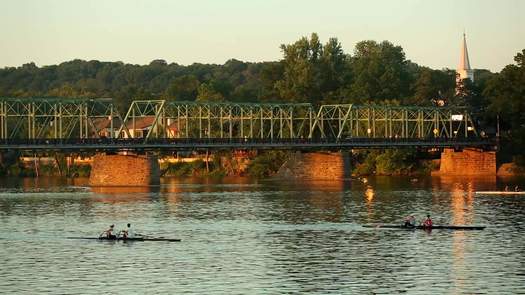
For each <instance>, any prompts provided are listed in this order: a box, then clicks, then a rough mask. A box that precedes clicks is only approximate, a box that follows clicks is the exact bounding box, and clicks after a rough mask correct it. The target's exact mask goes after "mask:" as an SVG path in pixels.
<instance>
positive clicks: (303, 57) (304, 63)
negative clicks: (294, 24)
mask: <svg viewBox="0 0 525 295" xmlns="http://www.w3.org/2000/svg"><path fill="white" fill-rule="evenodd" d="M281 50H282V51H283V55H284V58H283V60H282V64H283V66H284V72H283V78H282V79H281V80H279V81H278V82H277V83H276V84H275V87H276V88H277V89H278V91H279V94H280V96H281V97H282V98H283V99H285V100H288V101H310V102H321V101H322V99H323V97H325V96H326V95H327V94H328V93H330V92H332V91H335V90H337V89H339V87H340V86H341V82H342V80H341V77H343V76H344V73H343V71H344V69H345V67H344V65H345V59H346V56H345V55H344V52H343V50H342V48H341V45H340V43H339V41H338V40H337V39H336V38H330V39H329V41H328V42H327V43H326V44H325V45H324V46H323V45H322V44H321V42H320V41H319V37H318V36H317V34H316V33H312V35H311V36H310V39H308V38H307V37H303V38H301V39H300V40H298V41H296V42H295V43H293V44H290V45H284V44H283V45H281Z"/></svg>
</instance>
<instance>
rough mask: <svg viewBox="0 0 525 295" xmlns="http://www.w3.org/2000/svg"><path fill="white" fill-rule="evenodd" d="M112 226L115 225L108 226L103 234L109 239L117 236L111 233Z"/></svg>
mask: <svg viewBox="0 0 525 295" xmlns="http://www.w3.org/2000/svg"><path fill="white" fill-rule="evenodd" d="M114 228H115V225H114V224H112V225H110V226H109V228H108V229H107V230H106V231H104V233H103V234H106V238H108V239H110V240H114V239H116V238H117V236H116V235H115V234H114V233H113V230H114Z"/></svg>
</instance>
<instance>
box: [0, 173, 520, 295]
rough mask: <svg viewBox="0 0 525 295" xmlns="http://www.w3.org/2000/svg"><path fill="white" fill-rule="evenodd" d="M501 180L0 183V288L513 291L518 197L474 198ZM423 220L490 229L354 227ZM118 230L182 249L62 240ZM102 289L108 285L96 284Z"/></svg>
mask: <svg viewBox="0 0 525 295" xmlns="http://www.w3.org/2000/svg"><path fill="white" fill-rule="evenodd" d="M499 181H500V180H497V182H496V184H494V182H491V181H488V182H487V181H478V180H469V179H467V180H458V179H457V178H456V179H454V180H451V179H450V178H449V179H446V178H419V179H418V181H417V182H416V181H411V180H410V179H408V178H370V179H369V180H368V182H367V183H366V184H363V183H362V182H357V181H345V182H333V183H331V182H326V181H324V182H290V181H286V182H285V181H279V180H268V181H266V180H264V181H254V180H250V179H245V178H243V179H225V180H224V181H221V180H216V179H176V178H165V179H163V180H162V183H161V186H160V187H157V188H153V189H149V188H148V189H147V190H139V191H136V190H135V191H130V190H129V189H128V188H126V189H124V188H117V189H115V188H104V189H102V190H97V189H92V190H88V191H83V192H82V193H80V191H79V188H78V187H77V186H76V184H72V183H69V182H68V181H67V180H66V181H65V182H63V183H64V184H60V182H59V181H56V182H51V183H52V184H51V186H49V187H47V188H46V187H45V184H44V183H43V182H41V181H40V180H39V181H38V182H37V183H36V184H35V182H34V180H31V181H28V182H25V180H24V181H19V182H18V184H16V185H18V186H28V187H27V188H26V189H27V190H30V191H31V192H29V193H28V192H27V191H24V189H22V190H18V189H16V187H15V184H13V183H12V185H13V186H11V187H6V186H4V187H3V188H2V193H0V222H2V226H1V227H0V237H2V239H0V259H1V260H2V266H0V290H2V292H5V293H6V294H11V293H20V292H22V293H23V292H24V291H26V292H27V293H31V292H33V293H39V292H41V293H44V292H48V293H64V292H65V293H82V294H100V293H106V292H110V293H130V292H131V293H184V294H191V293H202V292H203V290H206V293H221V294H232V293H234V294H245V293H317V294H328V293H352V294H362V293H365V294H367V293H385V294H393V293H405V292H406V293H416V294H436V293H438V294H442V293H453V294H455V293H466V294H471V293H482V292H486V293H492V294H497V293H518V291H522V288H523V275H522V273H523V272H522V269H523V265H524V262H525V259H524V258H523V245H524V244H525V238H524V237H523V235H522V234H521V231H520V230H522V229H524V228H525V222H523V220H525V213H524V211H523V207H524V206H525V204H524V202H525V198H518V197H514V198H486V197H476V196H475V194H474V192H475V191H476V190H478V189H480V188H484V189H486V188H488V187H489V186H491V185H492V186H494V185H496V186H497V185H500V183H499ZM36 188H38V190H37V189H36ZM134 189H136V188H134ZM427 212H430V213H431V214H432V215H433V216H435V218H436V223H461V224H485V225H489V227H488V228H487V230H485V231H476V232H474V231H473V232H459V231H456V232H452V231H439V230H434V231H433V232H432V233H431V234H427V233H425V232H423V231H404V230H403V231H399V230H380V229H366V228H363V227H361V226H360V225H362V224H366V223H392V222H397V221H399V220H401V218H403V217H404V216H406V215H408V214H410V213H416V214H420V215H419V216H422V215H424V214H426V213H427ZM127 222H131V223H132V224H133V225H134V226H135V228H136V231H138V232H143V233H148V234H152V235H157V236H165V237H179V238H182V240H183V242H182V243H177V244H174V245H171V244H169V245H168V244H165V243H135V244H130V245H123V244H122V243H113V244H110V243H97V242H94V243H93V242H91V241H82V240H68V239H65V237H67V236H95V235H98V234H99V231H101V230H103V229H105V228H106V227H107V226H108V225H109V224H113V223H114V224H116V225H117V227H118V229H120V228H121V227H122V226H124V225H125V224H126V223H127ZM502 241H504V243H505V244H504V245H505V247H502ZM108 257H111V259H112V260H111V261H113V258H115V259H117V261H119V271H115V266H114V264H113V263H112V264H108V263H107V261H108ZM121 257H122V259H120V258H121ZM130 258H131V259H130ZM72 261H74V263H72ZM108 277H110V278H111V280H112V281H115V282H119V284H115V285H112V286H108V285H107V278H108ZM21 278H22V279H21ZM152 282H155V283H154V284H152ZM61 286H68V289H67V291H66V290H65V289H61V288H62V287H61Z"/></svg>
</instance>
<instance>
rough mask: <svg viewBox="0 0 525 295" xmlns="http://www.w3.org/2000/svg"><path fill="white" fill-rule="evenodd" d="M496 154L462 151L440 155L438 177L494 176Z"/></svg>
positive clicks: (480, 151) (452, 150)
mask: <svg viewBox="0 0 525 295" xmlns="http://www.w3.org/2000/svg"><path fill="white" fill-rule="evenodd" d="M496 171H497V170H496V152H487V151H482V150H477V149H464V150H463V151H460V152H456V151H454V149H445V150H444V151H443V152H442V153H441V163H440V166H439V173H438V174H440V175H496Z"/></svg>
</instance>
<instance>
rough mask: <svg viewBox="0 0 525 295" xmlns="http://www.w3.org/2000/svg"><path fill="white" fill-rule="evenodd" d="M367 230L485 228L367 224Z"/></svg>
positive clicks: (477, 228)
mask: <svg viewBox="0 0 525 295" xmlns="http://www.w3.org/2000/svg"><path fill="white" fill-rule="evenodd" d="M363 227H367V228H398V229H427V230H428V229H451V230H483V229H485V226H468V225H433V226H431V227H428V226H422V225H417V226H414V227H407V226H404V225H398V224H375V225H374V224H367V225H363Z"/></svg>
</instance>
